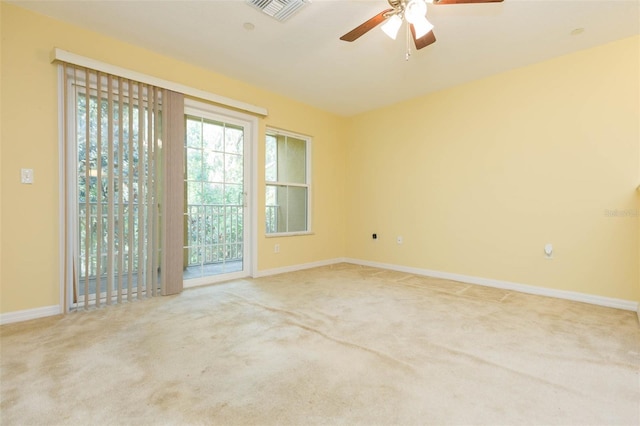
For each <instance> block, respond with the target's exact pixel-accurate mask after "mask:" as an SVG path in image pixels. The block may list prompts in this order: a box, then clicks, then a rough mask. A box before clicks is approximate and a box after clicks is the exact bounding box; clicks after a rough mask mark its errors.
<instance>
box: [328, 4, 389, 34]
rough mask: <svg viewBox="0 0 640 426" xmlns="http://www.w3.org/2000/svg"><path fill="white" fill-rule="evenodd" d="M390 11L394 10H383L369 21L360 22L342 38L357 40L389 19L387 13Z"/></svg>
mask: <svg viewBox="0 0 640 426" xmlns="http://www.w3.org/2000/svg"><path fill="white" fill-rule="evenodd" d="M389 12H393V9H387V10H383V11H382V12H380V13H378V14H377V15H376V16H374V17H373V18H371V19H369V20H368V21H367V22H364V23H362V24H360V25H359V26H357V27H355V28H354V29H352V30H351V31H349V32H348V33H346V34H345V35H343V36H342V37H340V40H344V41H355V40H357V39H359V38H360V37H362V36H363V35H365V34H366V33H367V32H369V31H371V30H372V29H374V28H375V27H377V26H378V25H380V24H381V23H382V22H384V21H385V20H386V19H387V17H386V16H385V15H386V14H387V13H389Z"/></svg>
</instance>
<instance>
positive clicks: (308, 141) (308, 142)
mask: <svg viewBox="0 0 640 426" xmlns="http://www.w3.org/2000/svg"><path fill="white" fill-rule="evenodd" d="M268 136H275V137H277V136H284V137H287V138H294V139H298V140H302V141H304V142H305V183H303V184H301V183H295V182H284V181H280V180H276V181H270V180H267V174H266V171H267V164H266V161H267V159H266V146H267V137H268ZM264 147H265V160H264V163H263V173H264V174H263V176H264V180H265V185H264V188H265V203H264V208H265V223H264V227H263V228H262V229H263V230H264V234H265V237H267V238H274V237H294V236H301V235H313V233H314V232H313V227H312V225H313V222H312V217H313V214H312V207H313V203H312V182H311V177H312V173H311V156H312V138H311V136H307V135H304V134H301V133H295V132H290V131H288V130H282V129H277V128H274V127H267V128H266V131H265V137H264ZM268 186H279V187H285V188H289V187H296V188H305V189H306V190H307V200H306V201H307V202H306V224H307V226H306V229H305V230H304V231H285V232H267V213H266V208H267V200H266V198H267V197H266V193H267V187H268Z"/></svg>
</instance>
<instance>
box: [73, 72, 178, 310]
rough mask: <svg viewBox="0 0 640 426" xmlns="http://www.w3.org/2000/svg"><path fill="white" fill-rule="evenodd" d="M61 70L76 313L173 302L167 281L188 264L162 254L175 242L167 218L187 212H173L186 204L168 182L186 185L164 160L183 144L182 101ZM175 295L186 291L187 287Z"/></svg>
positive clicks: (136, 85)
mask: <svg viewBox="0 0 640 426" xmlns="http://www.w3.org/2000/svg"><path fill="white" fill-rule="evenodd" d="M62 67H63V72H64V77H65V84H64V117H65V120H64V122H65V125H66V129H65V144H64V146H65V150H66V153H65V159H66V161H65V168H66V173H65V179H66V180H67V182H66V185H65V188H66V191H67V193H66V197H65V198H66V200H67V203H66V207H65V215H66V220H65V223H66V226H67V232H66V235H67V238H66V241H65V245H66V250H65V253H66V255H67V257H68V259H67V262H65V265H67V267H68V269H69V270H68V271H67V274H66V276H67V277H68V279H69V280H70V281H71V287H72V292H73V294H72V295H70V296H71V298H70V299H71V303H72V307H82V306H83V307H85V308H88V307H89V306H90V305H95V306H100V305H101V304H111V303H120V302H122V301H123V300H132V299H134V298H143V297H149V296H156V295H158V294H161V293H166V292H167V280H166V279H163V274H164V275H165V276H166V275H167V272H169V276H172V277H174V278H175V276H176V274H175V272H174V273H172V269H173V266H172V265H175V264H178V263H179V265H180V266H179V267H180V268H181V265H182V261H181V259H178V260H177V261H176V260H174V261H170V260H169V262H168V259H167V253H165V250H164V247H166V246H167V244H168V242H167V237H168V236H171V235H172V234H175V232H168V231H167V229H166V226H165V225H166V219H168V218H171V217H172V215H173V213H172V211H177V212H178V214H179V216H180V217H181V215H182V207H181V205H180V206H177V209H176V208H173V210H171V209H169V208H168V206H171V205H172V203H171V200H174V199H176V198H177V199H179V200H180V202H181V201H182V193H179V194H174V193H173V192H172V191H175V190H178V191H180V188H177V187H176V185H169V184H168V182H167V178H169V177H171V176H180V173H181V163H182V159H181V158H172V159H171V160H169V159H167V158H166V157H167V153H166V152H167V151H173V152H172V155H176V153H175V151H176V150H175V149H173V150H171V149H170V148H171V142H172V141H171V139H175V135H178V139H180V136H179V135H180V131H181V129H180V124H179V123H180V122H182V121H183V106H182V105H183V97H182V95H180V94H177V93H174V92H170V91H168V90H165V89H161V88H157V87H154V86H152V85H148V84H144V83H140V82H135V81H131V80H128V79H125V78H122V77H118V76H114V75H109V74H105V73H102V72H100V71H94V70H91V69H87V68H82V67H78V66H75V65H71V64H62ZM171 123H177V125H176V124H174V125H171ZM167 133H171V134H172V135H173V136H172V138H170V139H168V138H166V137H165V135H166V134H167ZM177 142H178V143H179V146H180V147H181V144H182V141H181V140H178V141H177ZM163 144H164V146H163ZM180 155H181V150H180V151H179V152H177V156H178V157H180ZM171 164H173V169H170V168H167V166H168V165H171ZM167 188H172V189H171V191H167ZM178 197H179V198H178ZM180 272H181V269H180ZM172 279H173V278H172ZM170 288H171V291H170V292H177V291H180V290H181V282H180V285H177V284H176V283H171V285H170Z"/></svg>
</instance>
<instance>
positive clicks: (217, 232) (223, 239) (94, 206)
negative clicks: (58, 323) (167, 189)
mask: <svg viewBox="0 0 640 426" xmlns="http://www.w3.org/2000/svg"><path fill="white" fill-rule="evenodd" d="M88 207H89V209H88V210H89V211H88V213H87V204H85V203H79V204H78V216H79V219H80V220H79V222H80V228H79V229H78V231H79V233H78V243H79V249H80V259H79V262H78V263H79V265H78V267H79V271H78V272H79V278H85V277H87V275H88V276H89V278H96V277H97V276H104V275H106V265H107V256H108V255H107V251H108V250H107V247H108V244H107V241H106V236H104V235H103V236H102V238H98V235H97V229H98V226H97V225H98V220H99V219H98V203H95V202H93V203H89V204H88ZM140 208H146V205H138V204H132V205H131V206H130V205H129V204H122V205H117V204H116V205H115V206H114V209H116V211H117V209H122V219H123V221H124V223H122V224H120V223H119V222H118V221H117V220H116V221H115V222H114V223H113V224H112V225H113V237H114V247H115V250H116V251H115V252H114V253H113V256H114V257H116V258H117V257H118V256H120V250H122V252H123V255H124V262H123V268H124V270H123V271H120V272H121V273H128V272H129V271H128V268H129V256H132V259H131V264H132V267H131V269H132V272H133V273H137V271H138V261H139V259H138V258H137V257H138V253H137V250H136V248H137V247H138V234H137V232H135V230H136V229H137V227H138V210H139V209H140ZM129 209H132V210H133V211H132V212H131V213H132V215H131V216H132V218H133V222H132V223H129ZM107 211H108V203H102V212H103V213H102V214H101V215H100V216H101V220H102V229H103V230H105V229H107V227H108V226H109V223H108V216H107ZM243 214H244V207H243V206H242V204H226V205H222V204H197V205H196V204H189V205H188V206H187V209H186V212H185V216H184V250H185V251H184V257H185V263H184V267H185V268H187V267H190V266H197V265H206V264H214V263H222V262H230V261H237V260H242V255H243V251H244V250H243V248H244V241H243V240H244V238H243V237H244V229H243ZM87 215H88V217H87ZM120 229H122V230H123V232H124V234H123V235H122V236H120V235H119V232H120ZM121 237H122V238H121ZM121 240H122V241H121ZM99 243H100V244H101V250H100V264H101V267H100V271H97V270H96V269H97V268H96V265H97V256H98V255H97V252H98V250H97V247H98V244H99ZM130 246H131V247H130ZM87 257H88V259H87ZM87 260H88V262H87ZM141 262H143V261H141Z"/></svg>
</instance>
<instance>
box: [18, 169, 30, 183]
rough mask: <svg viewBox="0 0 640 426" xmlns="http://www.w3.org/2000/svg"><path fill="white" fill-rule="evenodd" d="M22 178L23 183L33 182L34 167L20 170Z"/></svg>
mask: <svg viewBox="0 0 640 426" xmlns="http://www.w3.org/2000/svg"><path fill="white" fill-rule="evenodd" d="M20 180H21V182H22V183H27V184H32V183H33V169H21V170H20Z"/></svg>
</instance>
